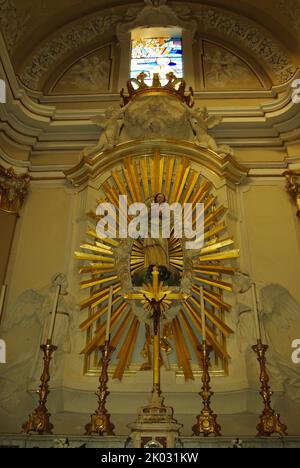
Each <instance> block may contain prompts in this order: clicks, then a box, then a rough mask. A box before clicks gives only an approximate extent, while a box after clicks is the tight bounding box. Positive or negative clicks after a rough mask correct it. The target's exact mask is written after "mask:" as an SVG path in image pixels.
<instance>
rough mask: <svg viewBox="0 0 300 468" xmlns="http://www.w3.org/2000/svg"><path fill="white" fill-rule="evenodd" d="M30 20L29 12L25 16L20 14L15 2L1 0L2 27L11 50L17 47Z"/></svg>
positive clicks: (12, 0) (0, 23) (0, 24)
mask: <svg viewBox="0 0 300 468" xmlns="http://www.w3.org/2000/svg"><path fill="white" fill-rule="evenodd" d="M30 19H31V15H30V12H29V11H26V14H25V15H24V16H22V15H20V14H18V11H17V6H16V3H15V1H14V0H0V26H1V30H2V32H3V34H4V36H5V40H6V43H7V47H8V49H9V50H12V49H13V48H14V47H15V46H16V44H17V43H18V41H19V39H20V37H21V35H22V34H23V33H24V31H25V30H26V29H27V26H28V25H29V22H30Z"/></svg>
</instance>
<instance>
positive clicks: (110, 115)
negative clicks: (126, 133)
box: [83, 107, 124, 156]
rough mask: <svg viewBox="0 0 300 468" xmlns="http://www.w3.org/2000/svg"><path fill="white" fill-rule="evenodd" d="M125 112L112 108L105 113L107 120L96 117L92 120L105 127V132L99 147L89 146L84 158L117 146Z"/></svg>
mask: <svg viewBox="0 0 300 468" xmlns="http://www.w3.org/2000/svg"><path fill="white" fill-rule="evenodd" d="M123 112H124V109H115V108H113V107H110V108H108V109H107V110H106V111H105V118H103V117H94V118H93V119H92V122H93V123H94V124H96V125H99V126H100V127H103V131H102V133H101V135H100V138H99V141H98V143H97V145H94V146H88V147H87V148H85V149H84V150H83V155H84V156H90V155H91V154H93V153H95V152H96V151H98V152H103V151H106V150H108V149H111V148H113V147H115V146H117V144H118V143H119V141H120V131H121V128H122V125H123V121H124V115H123Z"/></svg>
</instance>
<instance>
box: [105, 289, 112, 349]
mask: <svg viewBox="0 0 300 468" xmlns="http://www.w3.org/2000/svg"><path fill="white" fill-rule="evenodd" d="M112 298H113V287H112V286H110V288H109V296H108V307H107V319H106V338H105V340H106V341H109V339H110V320H111V309H112Z"/></svg>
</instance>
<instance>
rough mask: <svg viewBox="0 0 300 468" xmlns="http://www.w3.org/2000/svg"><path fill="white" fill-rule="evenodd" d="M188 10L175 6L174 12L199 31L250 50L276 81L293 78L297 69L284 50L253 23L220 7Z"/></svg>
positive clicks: (187, 8) (280, 81)
mask: <svg viewBox="0 0 300 468" xmlns="http://www.w3.org/2000/svg"><path fill="white" fill-rule="evenodd" d="M189 7H190V5H189V6H187V5H186V6H185V7H184V8H183V9H182V8H181V6H180V5H175V6H174V10H175V11H176V13H177V14H178V16H179V17H181V18H182V19H183V18H184V19H185V20H187V19H188V18H190V20H196V21H197V23H198V31H199V32H201V31H204V32H208V31H212V32H216V33H218V34H222V35H224V36H227V37H229V38H230V40H231V41H232V40H233V41H235V42H237V43H238V44H241V45H242V46H243V47H244V48H245V49H246V50H249V51H251V52H252V53H253V54H254V55H256V56H257V57H258V59H259V60H261V61H263V62H264V63H265V64H266V65H267V67H268V68H269V69H270V70H272V72H273V73H274V75H275V77H276V82H278V83H285V82H286V81H288V80H290V79H291V78H292V77H293V75H294V73H295V71H296V67H295V65H294V64H293V63H292V62H291V60H290V58H289V56H288V54H287V53H286V51H285V50H284V49H282V48H281V47H280V45H279V44H277V43H276V42H275V41H274V40H273V39H272V38H271V37H269V36H267V34H266V33H265V32H264V31H263V30H262V29H259V28H258V27H257V26H256V25H255V24H254V23H252V22H250V21H248V20H247V19H246V18H243V17H239V16H236V15H234V16H233V15H232V14H230V13H229V12H226V11H224V10H221V9H219V8H213V7H208V6H206V5H199V6H198V7H195V8H193V10H192V7H191V8H190V9H189ZM181 10H182V13H181Z"/></svg>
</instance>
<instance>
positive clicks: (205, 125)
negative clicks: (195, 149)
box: [190, 107, 222, 152]
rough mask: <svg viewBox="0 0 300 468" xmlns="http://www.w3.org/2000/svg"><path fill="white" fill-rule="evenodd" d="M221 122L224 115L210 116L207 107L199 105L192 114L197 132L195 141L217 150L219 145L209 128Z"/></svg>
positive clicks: (192, 124) (192, 122) (202, 145)
mask: <svg viewBox="0 0 300 468" xmlns="http://www.w3.org/2000/svg"><path fill="white" fill-rule="evenodd" d="M221 122H222V117H218V116H215V115H212V116H210V115H209V114H208V112H207V108H206V107H198V108H196V109H195V110H193V111H192V112H191V114H190V123H191V126H192V128H193V131H194V134H195V137H194V143H195V144H196V145H198V146H201V147H203V148H208V149H210V150H212V151H215V152H217V151H218V145H217V143H216V140H215V139H214V138H213V137H212V136H210V135H209V134H208V130H210V129H212V128H214V127H216V126H217V125H219V124H220V123H221Z"/></svg>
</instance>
